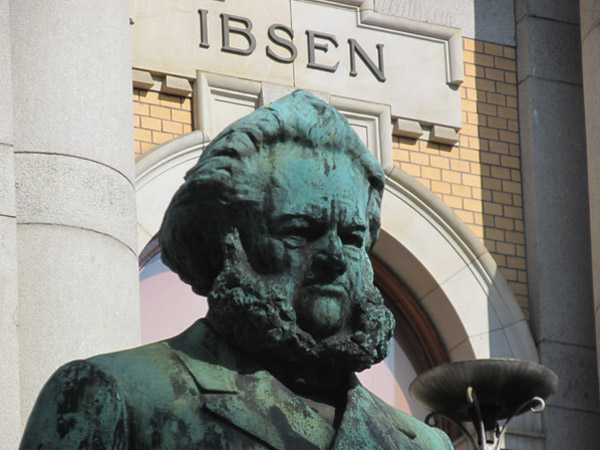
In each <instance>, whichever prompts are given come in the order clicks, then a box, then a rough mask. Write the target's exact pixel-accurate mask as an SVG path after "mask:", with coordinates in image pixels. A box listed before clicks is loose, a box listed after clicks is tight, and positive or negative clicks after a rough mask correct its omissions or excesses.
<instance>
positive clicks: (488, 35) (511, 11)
mask: <svg viewBox="0 0 600 450" xmlns="http://www.w3.org/2000/svg"><path fill="white" fill-rule="evenodd" d="M452 5H453V4H452ZM453 6H454V5H453ZM473 7H474V9H475V11H474V13H475V14H474V17H475V39H478V40H481V41H486V42H494V43H497V44H502V45H510V46H514V45H516V42H515V6H514V1H509V0H501V1H497V0H475V1H474V2H473Z"/></svg>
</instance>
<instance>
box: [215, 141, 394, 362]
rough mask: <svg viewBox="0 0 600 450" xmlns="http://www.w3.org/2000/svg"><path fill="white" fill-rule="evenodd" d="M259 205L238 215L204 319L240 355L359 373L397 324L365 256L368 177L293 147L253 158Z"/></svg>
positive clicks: (379, 355) (383, 350)
mask: <svg viewBox="0 0 600 450" xmlns="http://www.w3.org/2000/svg"><path fill="white" fill-rule="evenodd" d="M253 164H254V167H253V169H254V170H253V177H252V178H251V179H250V180H249V181H248V186H247V188H249V189H252V190H254V192H255V194H256V195H254V198H255V199H256V201H255V202H253V203H252V204H251V205H249V206H248V207H247V208H246V209H244V210H242V211H239V212H238V213H237V214H236V218H237V220H236V229H237V233H229V234H227V237H226V238H225V239H226V240H225V244H224V248H225V250H226V254H227V256H226V257H225V258H224V263H223V268H222V270H221V272H220V273H219V275H218V276H217V277H216V279H215V281H214V283H213V286H212V289H211V292H210V293H209V296H208V302H209V312H208V316H207V317H208V320H209V321H210V322H211V324H212V326H213V327H214V328H215V330H217V331H218V332H219V334H220V335H221V336H222V337H224V338H225V339H226V340H228V341H230V342H231V343H234V344H235V345H237V346H238V347H240V348H242V349H243V350H244V351H246V352H248V353H251V354H256V355H259V356H261V357H263V358H264V357H265V356H267V355H268V358H270V359H272V360H274V361H280V362H281V364H284V363H300V364H302V366H303V367H319V368H323V367H328V368H330V369H335V368H337V369H340V370H350V371H360V370H363V369H365V368H366V367H369V366H371V365H372V364H374V363H375V362H378V361H380V360H381V359H383V357H385V355H386V354H387V351H388V340H389V339H390V337H391V334H392V330H393V327H394V319H393V317H392V314H391V312H390V311H389V310H388V309H387V308H386V307H385V305H384V303H383V298H382V297H381V294H380V293H379V291H378V290H377V288H376V287H375V286H374V285H373V283H372V278H373V273H372V268H371V264H370V261H369V258H368V256H367V251H366V247H365V245H366V241H367V233H368V231H367V229H368V221H367V205H368V200H369V197H368V195H369V190H368V186H367V180H365V179H364V177H363V176H362V175H357V173H356V171H355V169H354V167H353V166H352V165H351V163H350V161H349V160H348V159H347V157H345V156H343V155H335V154H331V153H330V152H327V153H326V152H323V153H322V154H317V155H315V152H314V151H312V150H306V149H303V148H302V147H299V146H298V144H296V143H284V144H279V146H278V147H276V148H274V149H272V151H271V152H270V154H269V155H268V156H266V157H260V158H258V159H257V160H255V161H254V163H253Z"/></svg>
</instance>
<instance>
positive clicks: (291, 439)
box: [165, 321, 335, 450]
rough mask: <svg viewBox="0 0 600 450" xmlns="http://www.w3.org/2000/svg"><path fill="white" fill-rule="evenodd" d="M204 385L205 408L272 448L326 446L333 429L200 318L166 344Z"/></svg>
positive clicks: (330, 438) (333, 432)
mask: <svg viewBox="0 0 600 450" xmlns="http://www.w3.org/2000/svg"><path fill="white" fill-rule="evenodd" d="M165 345H167V346H169V348H171V350H172V351H173V352H174V353H175V354H176V355H177V357H178V359H180V360H181V362H182V363H183V364H184V365H185V367H186V368H187V370H188V371H189V373H190V374H191V376H192V377H193V378H194V379H195V380H196V383H197V384H198V385H199V386H200V388H201V389H202V393H203V396H204V398H205V403H204V408H206V409H207V410H208V411H210V412H211V413H212V414H214V415H217V416H219V417H220V418H221V419H223V420H225V421H227V422H229V423H231V424H233V425H234V426H236V427H237V428H240V429H242V430H244V431H245V432H247V433H249V434H251V435H252V436H254V437H256V438H257V439H258V440H260V441H262V442H263V443H265V444H267V446H270V447H272V448H275V449H278V450H284V449H288V448H294V449H298V450H305V449H306V450H309V449H310V450H316V449H320V450H326V449H328V448H329V446H330V443H331V441H332V439H333V437H334V435H335V431H334V429H333V428H332V427H330V426H329V425H328V424H326V423H325V421H324V420H323V419H322V418H321V417H320V416H319V415H318V414H317V413H316V412H315V411H314V410H313V409H312V408H310V407H308V406H307V405H306V404H305V403H304V402H303V401H302V400H301V399H300V398H298V397H297V396H296V395H295V394H293V393H292V392H291V391H289V390H288V389H287V388H286V387H285V386H284V385H283V384H281V383H280V382H279V381H278V380H277V379H276V378H275V377H273V376H272V375H271V374H269V373H268V372H267V371H265V370H262V369H261V368H260V367H258V366H257V365H256V364H255V363H254V362H252V361H250V360H249V359H248V358H246V357H245V356H244V355H242V354H240V353H239V352H238V351H236V350H235V349H233V348H232V347H231V346H229V345H228V344H226V343H225V342H224V341H223V340H221V339H220V338H219V337H218V336H216V335H215V333H214V332H212V331H211V330H210V329H209V328H208V326H206V325H205V324H204V323H203V321H198V322H196V323H195V324H194V325H193V326H192V327H191V328H189V329H188V330H187V331H185V332H184V333H182V334H181V335H179V336H177V337H175V338H173V339H170V340H169V341H166V342H165Z"/></svg>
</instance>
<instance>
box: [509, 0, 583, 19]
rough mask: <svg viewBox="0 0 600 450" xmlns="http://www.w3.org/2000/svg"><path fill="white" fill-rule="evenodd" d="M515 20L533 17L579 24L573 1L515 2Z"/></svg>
mask: <svg viewBox="0 0 600 450" xmlns="http://www.w3.org/2000/svg"><path fill="white" fill-rule="evenodd" d="M516 3H517V6H516V20H517V21H519V20H520V19H521V18H522V17H523V16H525V15H529V16H535V17H540V18H544V19H551V20H555V21H559V22H568V23H573V24H578V23H579V8H578V5H577V3H578V2H576V1H573V0H517V2H516Z"/></svg>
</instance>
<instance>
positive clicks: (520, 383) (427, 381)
mask: <svg viewBox="0 0 600 450" xmlns="http://www.w3.org/2000/svg"><path fill="white" fill-rule="evenodd" d="M557 388H558V377H557V376H556V374H555V373H554V372H552V371H551V370H550V369H548V368H547V367H544V366H542V365H540V364H536V363H534V362H531V361H523V360H518V359H477V360H472V361H460V362H455V363H449V364H443V365H441V366H437V367H434V368H433V369H431V370H428V371H427V372H424V373H422V374H421V375H419V376H418V377H417V378H416V379H415V380H414V381H413V382H412V383H411V385H410V387H409V392H410V395H411V396H412V397H414V398H415V399H416V400H417V401H419V402H420V403H421V404H422V405H423V406H425V408H427V409H428V410H429V411H432V412H431V414H429V415H428V416H427V418H426V419H425V421H426V422H427V423H430V424H431V422H432V419H435V418H436V417H446V418H448V419H449V420H451V421H452V422H453V423H455V424H456V425H457V426H458V427H459V428H460V429H461V430H462V431H463V432H464V433H465V435H466V436H467V438H468V439H469V440H470V441H471V444H472V445H473V448H474V449H475V450H490V449H493V450H498V448H499V447H500V442H501V441H502V438H503V437H504V434H505V433H506V430H507V427H508V425H509V423H510V421H511V420H512V419H513V417H516V416H518V415H520V414H523V413H525V412H527V411H532V412H535V413H539V412H542V411H543V410H544V408H545V406H546V404H545V400H546V399H547V398H548V397H549V396H550V395H552V394H553V393H554V392H555V391H556V389H557ZM501 420H506V422H505V423H504V425H503V426H502V427H500V425H499V424H498V422H499V421H501ZM462 422H472V423H473V426H474V427H475V430H476V431H477V443H476V442H475V441H474V440H473V438H472V437H471V435H470V434H469V432H468V431H467V429H466V428H465V427H464V425H463V424H462Z"/></svg>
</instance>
